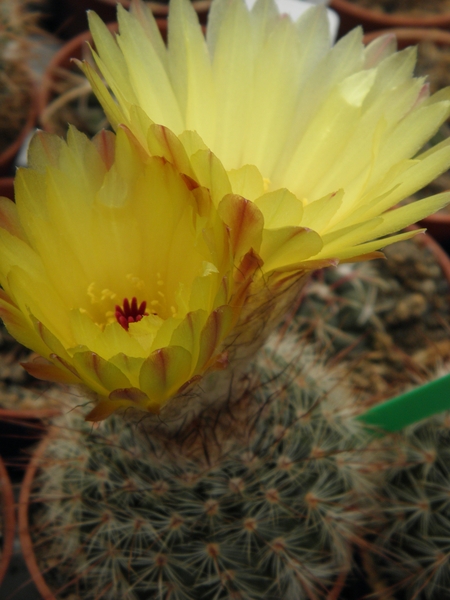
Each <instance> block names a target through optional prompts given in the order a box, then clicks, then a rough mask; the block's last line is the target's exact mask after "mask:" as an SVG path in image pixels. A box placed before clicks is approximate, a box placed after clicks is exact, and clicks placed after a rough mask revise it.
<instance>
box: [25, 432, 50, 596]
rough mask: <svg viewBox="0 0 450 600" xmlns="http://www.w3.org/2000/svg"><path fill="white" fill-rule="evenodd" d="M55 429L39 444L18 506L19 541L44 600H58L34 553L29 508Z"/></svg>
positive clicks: (29, 467)
mask: <svg viewBox="0 0 450 600" xmlns="http://www.w3.org/2000/svg"><path fill="white" fill-rule="evenodd" d="M54 433H55V432H54V429H53V428H52V429H50V431H49V433H48V434H47V436H46V437H45V438H44V439H43V440H42V441H41V442H40V443H39V445H38V446H37V448H36V450H35V451H34V453H33V456H32V457H31V460H30V462H29V463H28V465H27V468H26V470H25V476H24V478H23V480H22V485H21V487H20V496H19V506H18V526H19V527H18V532H19V540H20V545H21V548H22V556H23V559H24V560H25V563H26V565H27V568H28V572H29V573H30V575H31V577H32V579H33V582H34V584H35V586H36V587H37V589H38V591H39V593H40V594H41V596H42V598H43V600H57V599H56V596H54V595H53V592H52V591H51V590H50V588H49V587H48V585H47V583H46V581H45V579H44V577H43V575H42V573H41V570H40V569H39V566H38V563H37V559H36V555H35V553H34V548H33V543H32V541H31V536H30V532H29V519H28V517H29V514H28V506H29V501H30V490H31V485H32V482H33V480H34V477H35V475H36V471H37V470H38V468H39V466H40V460H41V458H42V455H43V454H44V452H45V450H46V448H47V446H48V444H49V442H50V440H51V439H52V436H53V435H54Z"/></svg>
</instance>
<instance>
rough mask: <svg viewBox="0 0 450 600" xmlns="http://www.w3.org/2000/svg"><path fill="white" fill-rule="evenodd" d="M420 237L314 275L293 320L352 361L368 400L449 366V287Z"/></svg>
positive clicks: (327, 349)
mask: <svg viewBox="0 0 450 600" xmlns="http://www.w3.org/2000/svg"><path fill="white" fill-rule="evenodd" d="M422 237H423V236H420V235H418V236H417V237H416V238H414V239H413V240H408V241H404V242H400V243H397V244H394V245H393V246H390V247H388V248H386V250H385V255H386V257H387V259H386V260H384V259H380V260H375V261H372V262H370V263H357V264H355V265H341V266H338V267H336V268H334V269H331V268H330V269H325V270H323V271H320V272H318V273H316V274H315V275H314V276H313V278H312V280H311V282H310V284H309V286H307V288H306V289H305V292H304V297H303V298H302V299H301V304H300V307H299V309H298V312H297V314H296V316H295V320H294V321H292V322H291V323H290V326H291V327H296V328H299V329H300V330H301V331H302V332H303V333H304V334H305V335H306V336H307V338H308V339H309V340H310V341H315V342H316V343H317V344H318V345H319V346H320V347H321V350H322V352H323V353H324V354H326V355H327V356H328V358H330V359H331V361H332V363H333V362H336V363H340V364H343V365H345V366H346V367H347V371H348V377H349V379H350V381H351V384H352V386H353V388H354V389H355V392H356V395H358V396H361V401H362V402H363V403H364V405H365V406H368V405H370V404H372V403H377V402H379V401H381V400H383V399H388V398H392V397H394V396H395V395H397V394H399V393H401V392H403V391H405V390H406V389H409V388H411V387H413V386H416V385H418V384H421V383H424V382H425V381H428V380H430V379H431V378H433V377H435V376H436V373H437V372H438V371H439V369H441V368H442V367H443V366H444V365H446V364H447V365H448V367H449V368H450V335H449V333H450V286H449V284H448V282H447V281H446V279H445V277H444V275H443V273H442V270H441V268H440V266H439V265H438V264H437V262H436V260H435V258H434V255H433V254H432V252H431V251H430V250H429V249H428V248H426V247H422V244H423V240H421V238H422Z"/></svg>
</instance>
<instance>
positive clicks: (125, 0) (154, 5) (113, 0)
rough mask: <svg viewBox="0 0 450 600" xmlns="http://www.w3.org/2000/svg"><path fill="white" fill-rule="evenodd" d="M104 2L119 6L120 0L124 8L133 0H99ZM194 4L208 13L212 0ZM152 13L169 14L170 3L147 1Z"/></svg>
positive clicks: (200, 0)
mask: <svg viewBox="0 0 450 600" xmlns="http://www.w3.org/2000/svg"><path fill="white" fill-rule="evenodd" d="M99 1H100V2H103V4H109V5H110V6H117V3H118V1H119V2H120V4H122V6H123V7H124V8H127V9H128V8H129V7H130V5H131V0H99ZM191 4H192V6H193V7H194V9H195V11H196V12H198V13H203V12H204V13H206V12H208V10H209V8H210V6H211V0H192V2H191ZM147 5H148V6H149V8H150V10H151V11H152V13H153V14H154V15H155V17H159V16H165V17H166V16H167V15H168V14H169V4H168V3H164V2H147Z"/></svg>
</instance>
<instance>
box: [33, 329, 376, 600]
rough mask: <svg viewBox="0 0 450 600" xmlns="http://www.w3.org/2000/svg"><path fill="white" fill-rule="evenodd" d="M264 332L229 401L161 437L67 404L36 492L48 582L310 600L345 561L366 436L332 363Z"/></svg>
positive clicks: (132, 599) (363, 488) (93, 588)
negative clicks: (98, 419)
mask: <svg viewBox="0 0 450 600" xmlns="http://www.w3.org/2000/svg"><path fill="white" fill-rule="evenodd" d="M275 339H276V338H272V339H271V341H270V342H269V345H268V346H266V348H265V351H264V352H263V353H262V354H261V355H260V357H259V359H258V361H257V362H256V363H254V365H253V368H252V371H251V374H250V375H249V376H248V378H247V384H246V390H245V392H244V393H243V394H242V395H241V397H240V398H238V399H236V400H231V399H230V401H229V403H228V405H227V407H225V408H222V409H221V410H215V411H214V410H212V409H211V410H209V411H208V412H205V413H203V414H202V415H201V416H200V417H199V419H198V420H197V422H196V423H194V424H193V425H192V426H190V428H189V429H187V430H183V431H180V432H178V434H177V435H174V436H172V437H171V438H170V439H167V438H166V439H162V438H158V436H157V432H156V431H155V432H153V433H151V432H149V431H148V430H145V429H143V428H140V427H139V426H136V425H132V424H130V423H127V422H124V421H123V419H121V418H120V417H112V418H110V419H108V420H107V421H105V422H103V423H102V424H101V426H100V428H99V429H97V430H94V431H91V429H90V428H89V426H86V425H85V424H84V423H83V421H82V419H81V417H77V416H75V415H73V416H72V421H73V422H72V424H71V425H70V427H66V426H65V427H64V428H63V429H60V430H59V433H58V435H57V436H56V438H55V439H54V440H53V441H52V442H51V443H50V445H49V446H48V448H47V450H46V453H45V456H44V457H43V459H42V461H43V462H42V466H43V468H42V470H41V474H40V477H39V481H38V486H37V488H36V492H35V495H34V501H35V502H37V503H38V504H37V506H39V507H40V508H39V509H37V510H36V511H35V514H34V524H35V527H34V534H33V535H34V536H35V542H36V544H37V547H39V548H40V549H42V550H41V554H42V555H43V556H45V557H46V566H47V567H48V568H49V569H50V571H49V575H50V578H53V585H54V589H56V590H62V589H64V590H65V592H66V593H68V592H72V593H74V594H75V597H82V598H83V599H86V600H89V599H94V598H99V597H102V598H109V599H111V600H112V599H117V598H123V599H126V600H141V599H143V598H146V599H147V598H158V599H161V600H162V599H169V598H170V599H171V600H175V599H176V600H195V599H198V600H200V599H201V600H209V599H211V600H213V599H214V600H219V599H222V598H223V599H225V598H227V599H228V598H230V599H231V598H233V599H242V600H258V599H263V598H264V599H266V600H281V599H283V600H294V599H295V600H299V599H301V598H311V599H317V598H319V597H322V596H324V595H325V592H326V590H327V588H328V586H329V585H330V584H332V582H333V581H334V580H335V579H336V578H337V577H338V576H339V574H341V573H345V572H346V571H347V570H349V568H350V566H351V541H352V540H353V539H355V538H357V537H358V535H359V532H360V528H361V526H362V524H363V511H362V509H361V508H358V507H357V501H359V502H360V504H361V498H367V497H368V495H369V492H370V491H371V487H370V484H369V483H368V478H367V477H366V475H365V466H364V465H365V461H366V458H365V454H364V452H360V450H362V449H363V448H364V445H365V443H366V436H365V435H364V432H362V431H361V429H360V427H359V425H358V424H357V423H355V422H354V421H353V420H352V419H351V418H350V417H351V414H350V411H347V409H346V408H345V407H346V406H348V405H349V403H348V390H347V389H346V388H345V386H344V385H343V384H342V382H341V381H340V379H341V377H342V374H340V373H339V372H334V373H333V372H330V371H329V370H326V369H324V367H323V365H321V364H320V359H318V357H317V356H316V355H314V353H312V351H311V349H310V348H304V347H303V349H302V346H300V345H299V340H298V338H296V337H293V336H286V337H285V338H284V339H283V341H282V342H281V343H280V344H275ZM275 345H277V347H276V349H274V346H275ZM299 353H301V354H302V356H301V364H302V367H301V368H300V367H299V362H298V360H295V359H294V357H295V355H298V354H299ZM44 549H45V552H44ZM53 567H57V568H53ZM57 596H58V594H57Z"/></svg>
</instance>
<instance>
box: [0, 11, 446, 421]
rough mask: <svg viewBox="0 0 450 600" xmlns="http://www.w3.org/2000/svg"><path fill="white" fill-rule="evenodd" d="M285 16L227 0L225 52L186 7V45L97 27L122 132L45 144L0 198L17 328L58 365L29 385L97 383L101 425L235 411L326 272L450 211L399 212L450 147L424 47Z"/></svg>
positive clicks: (178, 24) (141, 16) (8, 310)
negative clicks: (337, 33) (132, 413)
mask: <svg viewBox="0 0 450 600" xmlns="http://www.w3.org/2000/svg"><path fill="white" fill-rule="evenodd" d="M273 11H274V7H273V5H272V4H271V3H270V1H269V0H267V1H266V0H262V1H260V2H259V3H258V4H257V5H256V8H255V9H254V10H253V12H251V13H249V12H248V11H247V9H245V7H244V6H243V4H241V2H240V1H239V0H230V1H228V0H227V1H226V2H222V0H219V1H218V2H216V3H215V4H214V5H213V9H212V15H211V20H210V25H209V29H208V31H209V33H208V47H207V46H206V45H205V42H204V39H203V36H202V34H201V30H200V28H199V26H198V24H197V23H196V21H195V17H194V13H193V11H192V8H191V7H190V4H189V2H187V1H186V2H185V1H184V0H175V2H174V3H173V5H172V7H171V16H170V28H171V29H170V31H171V33H170V34H169V49H168V50H166V48H165V46H164V44H163V43H162V40H161V39H160V38H159V37H158V36H159V34H158V33H157V30H156V25H155V23H154V21H153V17H152V16H151V13H150V12H149V11H148V9H147V8H146V7H145V5H144V4H139V3H135V4H134V12H133V13H132V14H128V13H126V12H125V11H123V10H122V9H119V20H120V28H121V34H120V36H119V37H118V42H117V43H116V42H115V41H114V40H113V38H111V36H110V34H109V33H108V32H107V31H106V30H105V29H104V27H103V26H102V24H101V23H100V21H99V20H98V19H97V18H96V17H93V16H92V15H91V24H92V27H93V30H94V37H95V40H96V45H97V48H98V51H99V55H98V56H97V63H98V65H99V67H100V69H101V71H102V72H103V75H104V76H105V79H106V80H107V82H108V83H109V85H110V87H111V89H112V90H113V92H114V95H115V96H116V99H117V103H116V102H115V101H114V100H113V99H112V97H111V96H110V94H109V92H108V90H107V89H106V87H105V86H104V84H103V83H102V81H101V79H100V77H99V76H98V75H97V74H96V73H95V71H94V70H93V69H91V68H90V67H89V66H87V65H85V66H84V69H85V71H86V73H87V75H88V77H89V78H90V80H91V82H92V84H93V86H94V89H95V90H96V92H97V94H98V95H99V97H100V99H101V100H102V102H103V105H104V107H105V110H106V111H107V113H108V116H109V118H110V119H111V122H112V124H113V126H114V128H115V130H116V135H114V134H112V133H107V132H103V133H101V134H99V135H98V136H97V137H96V138H95V139H94V140H93V141H92V142H90V141H88V140H87V139H86V138H85V137H84V136H83V135H81V134H80V133H78V132H77V131H76V130H74V129H71V130H70V132H69V135H68V140H67V143H66V142H64V141H63V140H61V139H59V138H57V137H55V136H50V135H46V134H43V133H39V134H38V135H37V136H36V137H35V138H34V139H33V141H32V144H31V148H30V155H29V168H26V169H20V170H19V172H18V175H17V179H16V185H15V191H16V205H14V204H13V203H11V202H10V201H7V200H6V199H1V200H0V257H1V261H0V284H1V286H2V288H3V290H1V291H0V316H2V318H3V319H4V321H5V323H6V326H7V327H8V329H9V330H10V332H11V333H12V334H13V335H14V336H15V337H16V338H17V339H18V340H19V341H20V342H22V343H23V344H24V345H26V346H28V347H29V348H31V349H33V350H35V351H36V352H37V353H38V354H39V355H40V356H41V357H42V358H40V359H38V360H36V361H33V362H31V363H29V364H27V365H26V368H27V369H28V371H29V372H30V373H32V374H34V375H36V376H38V377H41V378H44V379H49V380H53V381H63V382H66V383H77V384H83V385H84V386H85V388H86V389H88V390H90V391H91V396H92V398H93V400H94V401H95V402H96V406H95V407H94V409H93V410H92V411H91V413H90V414H89V415H88V418H89V419H91V420H100V419H103V418H105V417H106V416H108V415H109V414H111V413H112V412H114V411H115V410H118V409H121V410H126V409H139V410H141V411H146V412H148V413H153V414H158V415H159V416H160V417H161V418H163V419H171V418H174V419H175V420H176V419H177V417H178V416H180V415H181V417H182V418H189V415H187V416H186V413H191V414H193V413H195V412H196V411H197V410H199V409H200V408H201V405H202V402H203V401H205V400H206V401H208V402H210V401H213V400H214V399H216V398H221V397H222V398H223V394H224V393H225V396H226V394H227V393H228V387H227V386H228V385H229V382H230V379H232V374H233V370H234V369H237V368H240V367H241V365H243V364H245V360H246V359H248V358H249V357H251V356H252V354H253V353H254V351H255V350H256V349H257V348H258V347H259V346H260V345H261V344H262V343H263V341H264V339H265V338H266V337H267V335H268V334H269V333H270V331H271V329H272V328H273V326H274V323H276V322H277V320H278V319H279V317H280V315H281V314H282V313H283V312H284V311H285V309H286V308H287V307H288V306H289V304H290V303H291V302H292V300H293V298H294V297H295V296H296V295H297V294H298V292H299V289H300V288H301V286H302V285H303V284H304V282H305V279H306V275H307V274H308V273H309V272H310V271H311V270H314V269H316V268H320V267H323V266H327V265H330V264H335V263H336V262H337V261H345V260H360V259H362V258H372V257H375V256H379V255H380V254H379V253H378V252H377V250H378V249H379V248H381V247H383V246H385V245H386V244H388V243H392V242H393V241H396V240H398V239H403V238H405V237H408V236H410V235H411V233H403V234H397V233H396V232H398V231H399V230H401V229H402V228H403V227H404V226H406V225H408V224H410V223H411V222H414V221H416V220H418V219H420V218H422V217H423V216H425V215H426V214H429V213H431V212H433V211H435V210H437V209H439V208H440V207H442V206H443V205H445V204H446V203H447V202H448V200H449V195H448V194H441V195H438V196H435V197H434V198H429V199H426V200H423V201H419V202H416V203H414V204H412V205H408V206H405V207H402V208H398V209H395V210H390V208H391V207H392V206H394V205H395V204H396V203H397V202H398V201H399V200H400V199H402V198H404V197H405V196H407V195H408V194H410V193H411V192H412V191H414V190H416V189H418V188H419V187H422V186H423V185H424V184H425V183H427V182H428V181H429V180H431V179H432V178H433V177H434V176H435V175H437V174H438V173H439V172H440V171H442V170H444V169H445V168H446V167H447V166H448V164H449V163H450V144H449V143H447V142H444V143H442V144H440V145H438V146H436V147H434V148H433V149H432V150H429V151H428V152H425V153H423V154H421V155H418V156H416V154H417V152H418V151H419V149H420V147H421V146H422V145H423V144H424V142H425V141H426V140H427V139H428V138H429V137H430V135H432V134H433V132H434V131H435V130H436V129H437V127H438V126H439V124H440V123H441V122H442V121H443V120H444V119H445V118H446V117H447V116H448V114H449V112H450V109H449V107H450V100H449V97H450V96H449V93H448V92H447V91H444V92H442V93H441V94H440V95H437V96H434V97H433V98H428V97H427V88H426V87H424V85H423V82H422V81H421V80H416V79H413V78H412V77H411V69H412V66H413V62H414V57H413V54H412V52H411V51H406V52H403V53H398V54H395V53H393V52H392V47H391V43H390V41H389V39H386V38H385V39H383V40H381V41H377V42H375V43H374V44H372V45H371V46H370V47H369V48H367V49H364V48H363V47H362V45H361V40H360V34H358V33H354V34H351V35H350V36H348V37H347V38H346V39H344V40H343V41H341V42H340V43H339V44H338V45H337V46H336V47H335V48H334V49H332V50H330V49H329V48H328V42H327V31H328V26H327V23H326V21H325V20H324V17H323V13H322V12H321V11H320V10H315V9H313V10H311V11H309V13H308V15H307V16H306V17H305V18H304V19H302V20H301V21H300V22H299V23H297V24H296V25H294V24H293V23H292V22H291V21H290V20H289V19H286V18H280V17H278V16H276V15H275V14H274V12H273ZM313 49H314V52H313ZM274 107H276V110H274ZM227 367H228V368H227ZM210 373H212V374H213V375H210ZM221 374H222V375H223V377H221ZM222 379H223V381H222Z"/></svg>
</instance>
